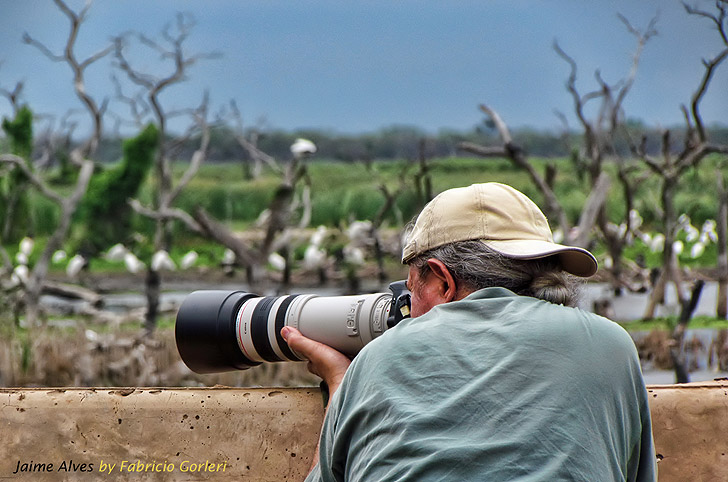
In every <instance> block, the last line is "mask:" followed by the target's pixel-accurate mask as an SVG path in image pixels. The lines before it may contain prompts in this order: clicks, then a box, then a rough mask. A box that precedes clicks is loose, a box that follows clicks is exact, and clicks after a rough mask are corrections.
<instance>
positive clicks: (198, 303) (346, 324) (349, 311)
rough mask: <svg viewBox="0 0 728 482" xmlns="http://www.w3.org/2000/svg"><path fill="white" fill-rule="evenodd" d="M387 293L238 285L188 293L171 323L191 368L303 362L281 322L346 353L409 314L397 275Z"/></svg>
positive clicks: (241, 367)
mask: <svg viewBox="0 0 728 482" xmlns="http://www.w3.org/2000/svg"><path fill="white" fill-rule="evenodd" d="M389 290H390V292H389V293H373V294H364V295H351V296H318V295H315V294H299V295H283V296H265V297H261V296H258V295H256V294H253V293H247V292H244V291H223V290H203V291H195V292H193V293H191V294H190V295H189V296H187V298H185V300H184V302H183V303H182V305H181V306H180V309H179V312H178V313H177V321H176V323H175V339H176V341H177V350H178V351H179V354H180V356H181V357H182V360H183V361H184V362H185V364H186V365H187V366H188V367H189V368H190V369H191V370H192V371H194V372H197V373H216V372H224V371H230V370H245V369H248V368H250V367H253V366H256V365H260V364H261V363H264V362H280V361H303V360H304V358H303V357H301V356H300V355H298V354H297V353H295V352H294V351H293V350H291V348H290V347H289V346H288V344H287V343H286V342H285V340H283V337H282V336H281V329H282V328H283V327H284V326H292V327H294V328H298V330H300V331H301V333H302V334H303V335H304V336H306V337H308V338H311V339H313V340H316V341H319V342H321V343H324V344H326V345H329V346H330V347H332V348H335V349H336V350H338V351H340V352H342V353H344V354H345V355H347V356H350V357H353V356H355V355H356V354H357V353H359V350H361V349H362V348H363V347H364V345H366V344H367V343H369V342H370V341H372V340H373V339H374V338H376V337H378V336H379V335H381V334H382V333H384V331H385V330H387V329H388V328H392V327H393V326H395V325H396V324H397V323H399V322H400V321H401V320H402V319H404V318H408V317H409V312H410V293H409V291H408V290H407V288H406V287H405V282H404V281H395V282H394V283H391V284H390V285H389Z"/></svg>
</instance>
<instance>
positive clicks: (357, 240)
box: [346, 221, 372, 246]
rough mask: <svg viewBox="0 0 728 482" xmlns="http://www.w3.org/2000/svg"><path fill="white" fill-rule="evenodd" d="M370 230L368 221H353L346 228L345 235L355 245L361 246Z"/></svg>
mask: <svg viewBox="0 0 728 482" xmlns="http://www.w3.org/2000/svg"><path fill="white" fill-rule="evenodd" d="M371 230H372V223H371V222H370V221H354V222H353V223H351V224H350V225H349V227H348V228H347V230H346V235H347V236H348V238H349V239H350V240H351V242H352V243H353V244H355V245H357V246H363V245H365V244H366V243H367V241H368V240H369V233H371Z"/></svg>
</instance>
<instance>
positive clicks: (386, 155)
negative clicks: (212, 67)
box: [95, 121, 728, 162]
mask: <svg viewBox="0 0 728 482" xmlns="http://www.w3.org/2000/svg"><path fill="white" fill-rule="evenodd" d="M683 133H684V130H683V129H681V128H674V129H672V130H671V137H672V142H673V145H674V146H675V150H678V149H679V148H680V146H681V145H682V142H683ZM248 134H250V133H248ZM512 135H513V138H514V140H515V142H516V143H517V144H518V145H519V146H521V147H523V148H524V149H525V150H526V152H527V153H528V154H529V155H530V156H535V157H545V158H556V157H565V156H569V155H570V154H571V153H572V152H573V150H574V149H578V148H579V147H580V143H581V141H582V138H583V134H582V133H580V132H575V131H572V132H570V133H568V134H565V133H559V132H555V131H548V130H537V129H533V128H516V129H513V130H512ZM643 136H644V137H645V138H646V144H645V145H646V146H647V151H648V152H650V153H653V154H657V153H659V150H660V145H661V144H660V142H661V136H662V130H660V129H655V128H647V127H645V126H644V125H642V124H641V123H640V122H638V121H632V122H628V123H627V131H626V132H624V133H623V135H622V136H621V142H620V143H619V144H618V145H617V150H618V151H619V153H620V154H622V155H624V156H629V141H628V140H627V139H628V137H629V138H631V139H632V142H633V143H635V144H638V143H640V141H641V139H642V137H643ZM256 137H257V145H258V148H259V149H261V150H262V151H264V152H265V153H267V154H269V155H271V156H273V157H275V158H277V159H286V158H288V157H290V156H291V154H290V151H289V147H290V145H291V144H292V143H293V141H294V140H295V139H296V138H299V137H303V138H306V139H310V140H311V141H313V142H314V143H315V144H316V145H317V147H318V152H317V154H316V157H317V158H319V159H329V160H337V161H342V162H359V161H364V162H366V161H370V160H375V159H377V160H381V159H416V158H417V157H419V156H420V155H423V154H424V155H425V156H426V157H428V158H433V157H449V156H454V155H458V149H457V146H458V144H459V143H460V142H466V141H467V142H475V143H478V144H482V145H499V144H500V143H501V141H500V139H499V138H498V134H497V132H496V131H495V130H494V129H493V128H492V126H489V125H487V124H485V123H484V124H481V125H478V126H476V127H475V128H473V129H471V130H470V131H455V130H441V131H439V132H438V133H436V134H432V133H428V132H427V131H425V130H422V129H419V128H417V127H410V126H392V127H387V128H383V129H380V130H378V131H375V132H372V133H363V134H341V133H336V132H332V131H326V130H313V129H309V130H297V131H283V130H271V131H261V132H257V133H256ZM709 139H710V140H711V141H712V142H715V143H722V144H726V143H728V126H722V125H714V126H711V127H710V128H709ZM121 143H122V139H120V138H112V137H108V136H107V137H106V138H104V139H102V141H101V145H100V147H99V149H98V151H97V154H96V156H95V157H96V159H97V160H99V161H102V162H115V161H118V160H119V159H120V158H121ZM197 146H199V139H195V138H194V137H192V138H190V139H189V140H188V141H187V142H185V143H183V144H182V146H181V150H180V151H179V157H180V158H189V157H190V155H191V153H192V152H193V151H194V149H195V148H196V147H197ZM460 154H462V153H460ZM248 158H249V156H248V153H247V152H246V151H245V149H243V147H242V146H241V145H240V144H239V143H238V141H237V139H236V135H235V133H234V132H233V131H232V130H231V129H230V128H229V127H227V126H218V127H215V128H214V129H213V130H212V135H211V141H210V153H209V156H208V159H209V160H210V161H212V162H223V161H233V160H236V161H238V160H245V159H248Z"/></svg>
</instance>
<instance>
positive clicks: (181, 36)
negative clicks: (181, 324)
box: [114, 13, 218, 332]
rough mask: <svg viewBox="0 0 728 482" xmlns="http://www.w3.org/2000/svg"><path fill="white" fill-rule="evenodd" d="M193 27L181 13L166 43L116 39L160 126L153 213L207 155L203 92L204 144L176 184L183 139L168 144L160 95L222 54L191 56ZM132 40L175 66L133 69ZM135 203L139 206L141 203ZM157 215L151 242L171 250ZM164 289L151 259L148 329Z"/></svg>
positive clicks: (165, 224)
mask: <svg viewBox="0 0 728 482" xmlns="http://www.w3.org/2000/svg"><path fill="white" fill-rule="evenodd" d="M194 25H195V22H194V20H193V19H192V18H191V17H190V16H189V15H187V14H184V13H179V14H178V15H177V17H176V22H175V23H174V25H171V24H170V25H167V26H166V27H165V28H164V29H163V30H162V42H158V41H156V40H154V39H151V38H149V37H147V36H146V35H144V34H141V33H139V32H127V33H125V34H122V35H120V36H117V37H116V38H115V39H114V56H115V60H116V66H117V67H118V68H119V69H120V70H121V71H123V72H124V73H125V74H126V76H127V78H128V79H129V80H130V81H131V82H133V83H134V84H136V85H137V86H139V87H141V88H142V90H143V92H144V101H145V102H146V103H147V104H148V106H149V108H150V112H151V115H152V116H153V118H154V120H155V122H156V124H157V126H158V127H159V139H160V140H159V146H158V149H157V157H156V162H155V170H156V182H157V186H156V188H155V190H154V201H153V206H152V208H151V212H155V213H165V212H166V211H168V210H169V209H171V207H172V205H173V203H174V201H175V199H176V198H177V197H178V196H179V194H180V192H181V191H182V190H183V189H184V187H185V186H186V185H187V184H188V183H189V181H190V180H191V179H192V178H193V177H194V175H195V174H196V173H197V170H198V169H199V167H200V165H201V164H202V162H203V161H204V159H205V158H206V156H207V148H208V146H209V140H210V132H209V128H210V126H209V123H208V120H207V116H208V103H209V99H208V96H207V94H205V96H204V99H203V101H202V103H201V105H200V107H198V109H196V110H194V111H192V112H191V113H192V115H193V117H194V119H195V122H194V128H195V129H197V130H198V131H199V132H200V134H201V136H200V145H199V147H198V149H197V150H196V151H195V153H194V154H193V156H192V159H191V161H190V164H189V166H188V168H187V170H186V172H185V173H184V174H183V175H182V178H181V179H180V180H179V182H178V183H177V185H176V186H175V185H174V179H173V174H172V167H171V163H172V155H173V154H174V150H175V148H176V146H177V147H178V146H180V145H181V142H179V141H180V140H179V139H178V142H177V143H176V145H175V143H169V142H168V122H169V120H170V117H171V116H172V114H173V113H172V112H170V111H168V110H166V109H165V107H164V106H163V104H162V101H161V98H160V96H161V94H162V93H163V92H165V91H166V90H167V89H168V88H170V87H172V86H174V85H175V84H178V83H180V82H183V81H185V80H186V79H187V73H188V70H189V68H190V67H192V66H193V65H195V64H196V63H197V62H199V61H200V60H203V59H210V58H215V57H218V54H216V53H200V54H188V53H186V52H185V49H184V44H185V41H186V40H187V39H188V38H189V35H190V33H191V31H192V29H193V27H194ZM133 40H136V41H137V42H139V43H140V44H141V45H143V46H145V47H146V48H148V49H151V50H152V51H153V52H156V53H157V54H158V55H159V57H160V59H161V60H162V61H163V62H164V63H165V65H171V68H170V69H169V71H168V73H166V74H165V75H161V76H158V75H154V74H151V73H147V72H143V71H141V70H139V69H137V68H135V67H133V65H132V63H133V62H132V60H131V59H129V58H128V56H127V52H126V47H127V46H128V44H129V43H130V42H131V41H133ZM118 90H119V89H117V92H118ZM140 98H141V97H139V96H137V97H136V99H140ZM127 103H128V104H129V106H130V107H131V109H132V113H133V115H134V116H135V117H136V118H137V119H141V118H143V117H144V115H143V114H144V112H143V111H139V110H136V109H137V106H138V105H139V103H138V101H137V103H135V102H133V101H131V102H127ZM188 113H190V111H188ZM184 138H185V136H183V138H182V139H184ZM134 205H136V206H137V207H139V206H138V204H134ZM154 219H155V220H156V229H155V234H154V240H153V246H154V251H159V250H165V251H169V250H170V247H171V244H172V239H171V227H172V226H171V218H169V217H167V216H164V215H157V216H154ZM160 290H161V277H160V274H159V272H157V271H156V270H155V269H154V268H153V267H152V265H151V263H150V264H149V266H148V269H147V276H146V280H145V291H146V296H147V314H146V321H145V326H146V328H147V330H148V331H150V332H151V331H152V330H154V327H155V326H156V320H157V314H158V307H159V294H160Z"/></svg>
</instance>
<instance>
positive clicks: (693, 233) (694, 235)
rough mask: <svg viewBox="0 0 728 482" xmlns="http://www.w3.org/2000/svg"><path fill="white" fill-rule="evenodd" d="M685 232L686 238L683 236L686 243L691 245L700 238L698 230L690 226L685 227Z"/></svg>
mask: <svg viewBox="0 0 728 482" xmlns="http://www.w3.org/2000/svg"><path fill="white" fill-rule="evenodd" d="M685 232H686V233H687V236H685V240H686V241H687V242H688V243H692V242H693V241H696V240H697V239H698V238H699V237H700V231H698V229H697V228H696V227H695V226H693V225H692V224H688V225H687V226H685Z"/></svg>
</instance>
